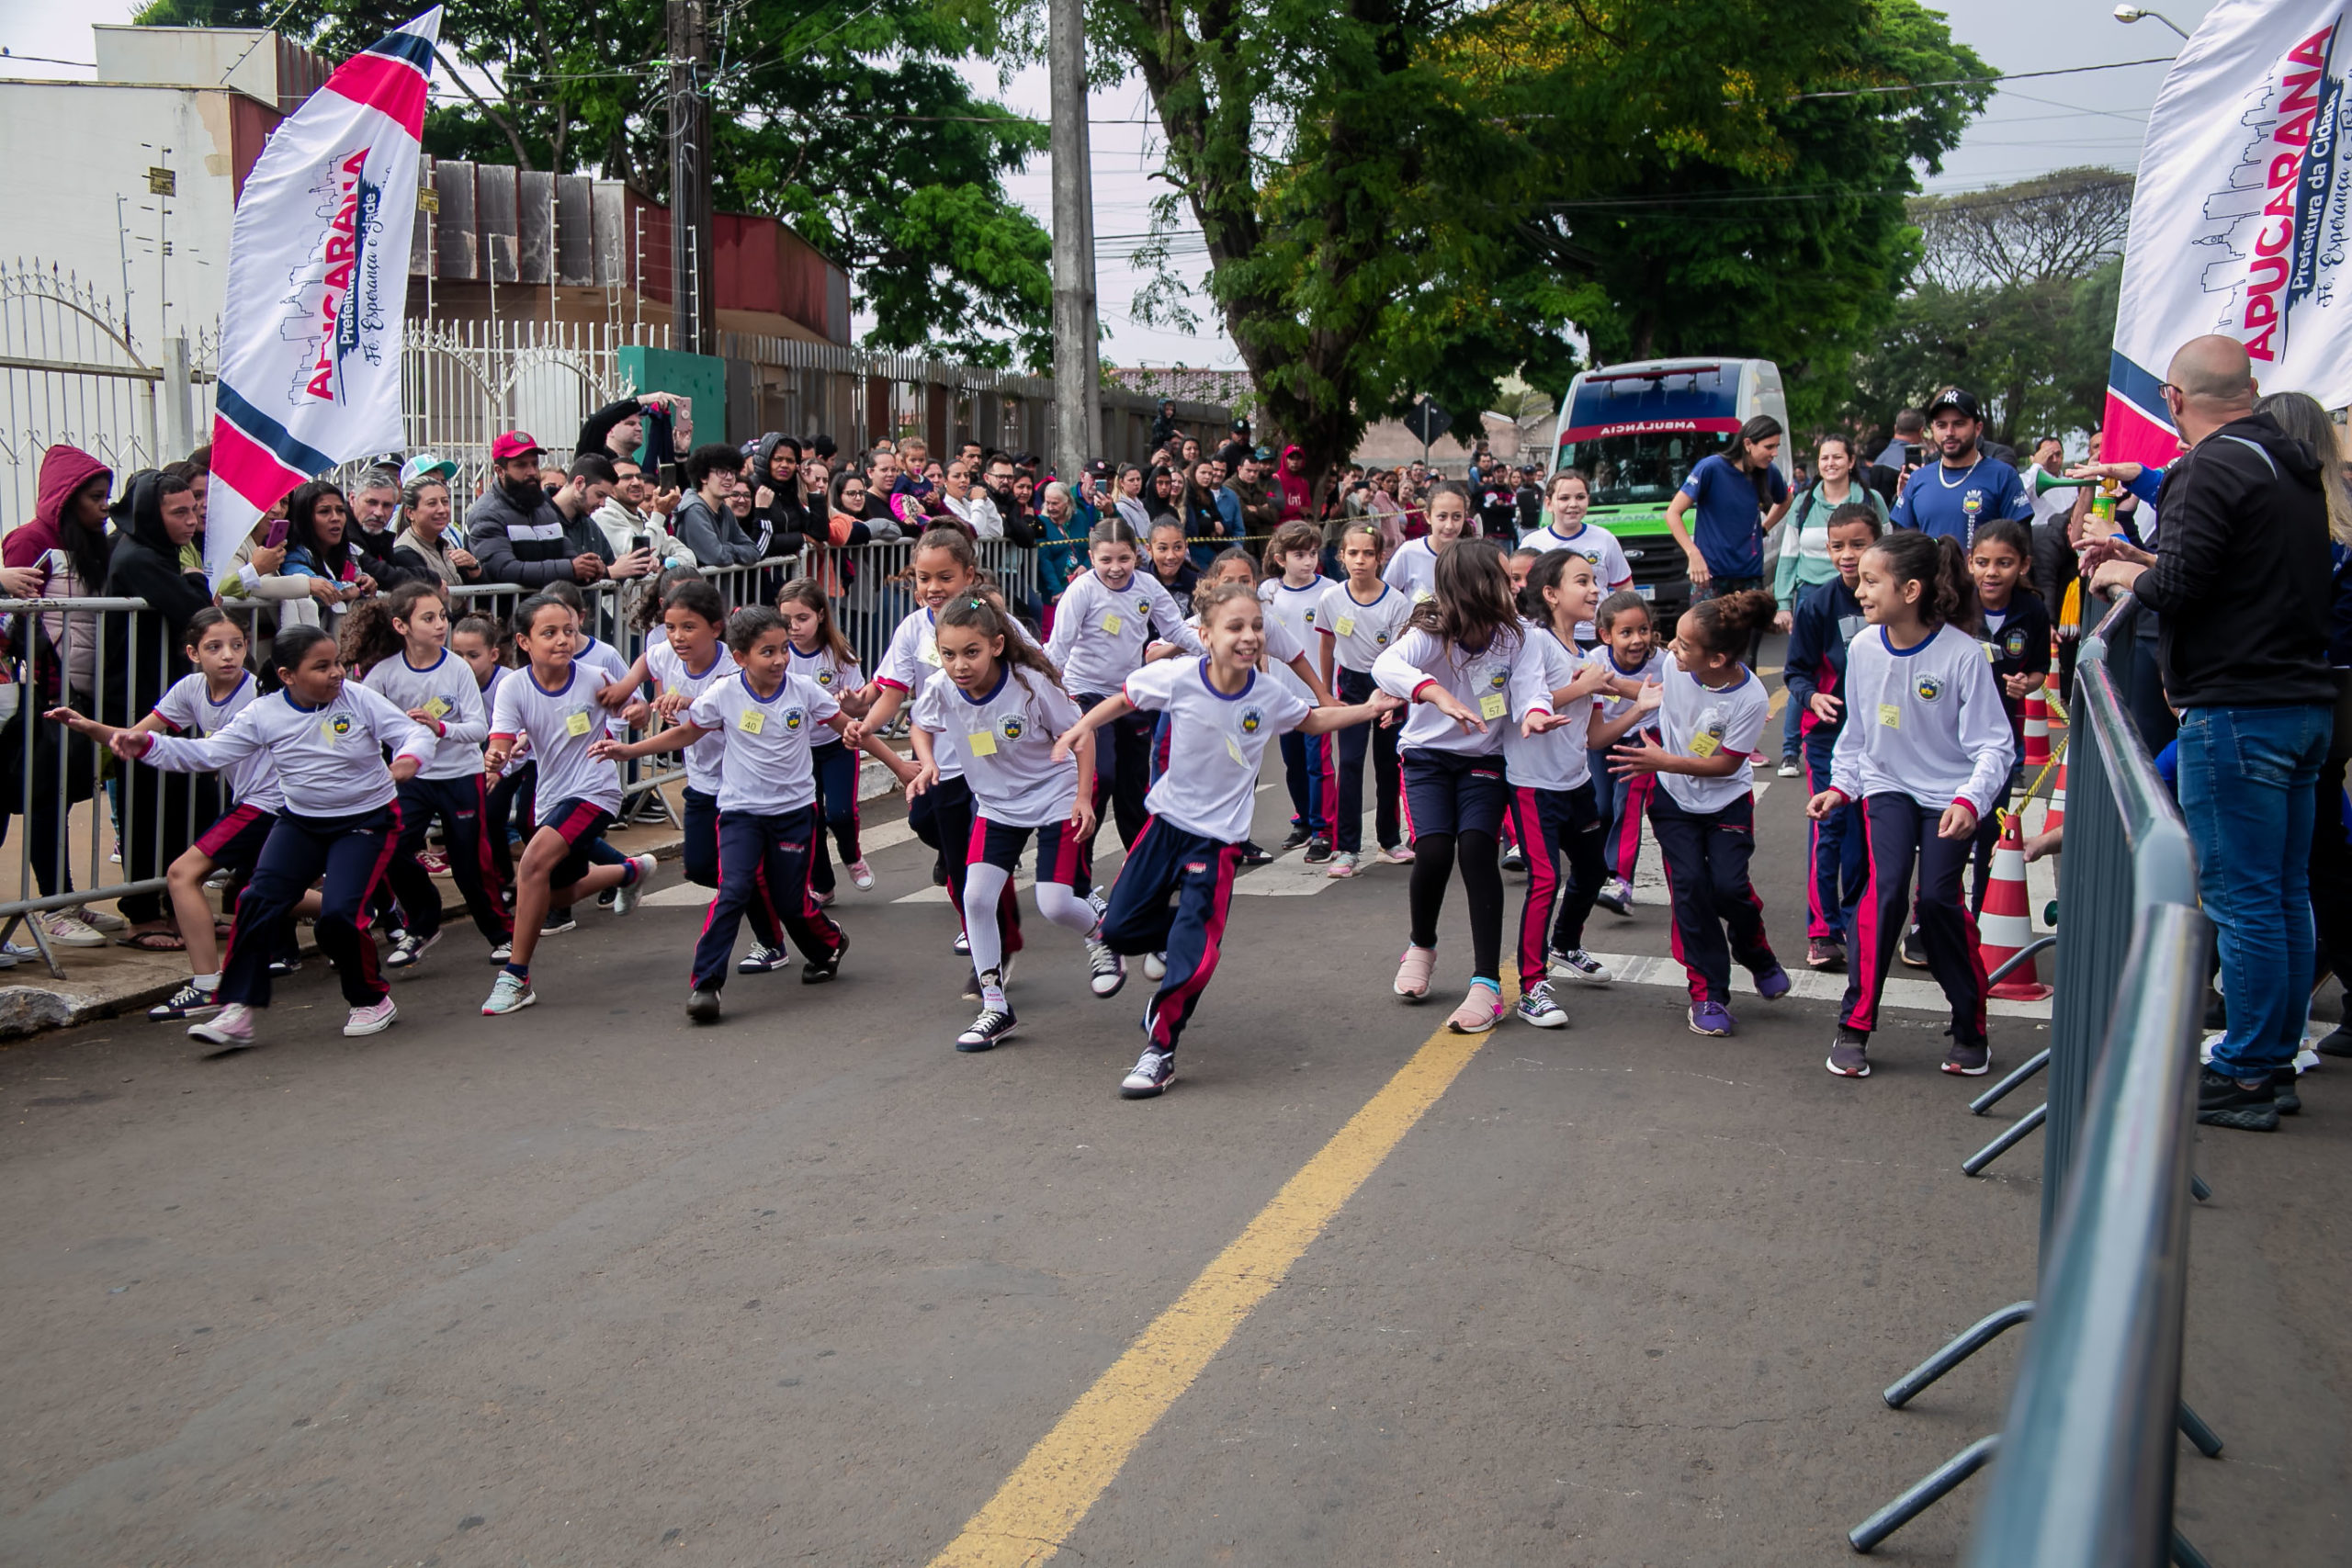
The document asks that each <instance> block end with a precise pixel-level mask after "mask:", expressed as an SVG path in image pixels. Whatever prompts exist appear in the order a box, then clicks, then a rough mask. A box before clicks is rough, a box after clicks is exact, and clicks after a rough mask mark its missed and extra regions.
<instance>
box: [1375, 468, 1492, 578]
mask: <svg viewBox="0 0 2352 1568" xmlns="http://www.w3.org/2000/svg"><path fill="white" fill-rule="evenodd" d="M1428 506H1429V520H1430V531H1429V532H1428V533H1427V534H1424V535H1422V536H1420V537H1419V538H1418V539H1408V540H1406V541H1405V542H1404V543H1403V544H1401V545H1399V546H1397V553H1396V554H1395V555H1393V556H1390V557H1389V558H1388V565H1387V567H1386V569H1385V570H1383V571H1382V572H1381V574H1380V580H1381V581H1383V582H1385V583H1386V584H1388V586H1389V587H1391V588H1394V589H1396V590H1397V592H1400V593H1402V594H1404V595H1405V597H1406V598H1408V599H1409V600H1411V601H1412V602H1413V603H1414V604H1427V603H1428V602H1429V601H1430V599H1431V598H1433V597H1435V595H1436V593H1437V558H1438V557H1439V556H1440V555H1441V554H1442V553H1443V552H1444V551H1445V549H1446V548H1447V547H1449V546H1451V545H1452V544H1453V541H1454V540H1456V539H1458V538H1460V537H1462V530H1463V529H1464V526H1466V525H1468V524H1469V521H1470V492H1469V491H1468V490H1466V489H1464V487H1463V486H1461V485H1460V484H1457V483H1455V482H1454V481H1453V480H1452V479H1444V480H1442V481H1440V482H1439V483H1438V485H1437V486H1436V487H1435V488H1434V489H1432V490H1431V491H1430V498H1429V502H1428Z"/></svg>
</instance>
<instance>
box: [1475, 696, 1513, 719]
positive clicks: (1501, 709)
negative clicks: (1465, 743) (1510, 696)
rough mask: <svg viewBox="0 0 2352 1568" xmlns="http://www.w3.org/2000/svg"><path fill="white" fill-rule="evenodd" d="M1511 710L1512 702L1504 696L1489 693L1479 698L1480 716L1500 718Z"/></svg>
mask: <svg viewBox="0 0 2352 1568" xmlns="http://www.w3.org/2000/svg"><path fill="white" fill-rule="evenodd" d="M1509 712H1510V702H1509V701H1508V700H1507V699H1505V698H1503V697H1500V696H1498V695H1495V694H1491V693H1489V694H1487V695H1486V696H1483V697H1480V698H1479V699H1478V716H1479V717H1480V718H1500V717H1502V716H1503V715H1505V714H1507V713H1509Z"/></svg>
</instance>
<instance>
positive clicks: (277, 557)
mask: <svg viewBox="0 0 2352 1568" xmlns="http://www.w3.org/2000/svg"><path fill="white" fill-rule="evenodd" d="M252 560H253V563H254V571H255V572H256V573H258V574H259V575H260V576H263V577H275V576H277V569H278V568H279V567H281V566H284V565H285V564H286V547H285V546H284V545H263V546H260V547H258V548H256V549H255V550H254V553H253V556H252Z"/></svg>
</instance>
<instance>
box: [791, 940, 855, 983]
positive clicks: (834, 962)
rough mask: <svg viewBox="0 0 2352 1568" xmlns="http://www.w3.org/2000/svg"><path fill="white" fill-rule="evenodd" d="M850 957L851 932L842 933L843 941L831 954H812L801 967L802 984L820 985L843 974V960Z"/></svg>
mask: <svg viewBox="0 0 2352 1568" xmlns="http://www.w3.org/2000/svg"><path fill="white" fill-rule="evenodd" d="M848 956H849V932H847V931H843V932H842V940H841V942H840V943H839V945H837V946H836V947H834V949H833V951H832V952H831V953H810V954H809V962H808V963H806V964H802V965H801V966H800V983H801V984H802V985H804V986H815V985H820V984H821V983H822V982H824V981H827V980H830V979H831V978H832V977H833V976H836V975H838V974H840V973H841V972H842V959H844V958H846V957H848Z"/></svg>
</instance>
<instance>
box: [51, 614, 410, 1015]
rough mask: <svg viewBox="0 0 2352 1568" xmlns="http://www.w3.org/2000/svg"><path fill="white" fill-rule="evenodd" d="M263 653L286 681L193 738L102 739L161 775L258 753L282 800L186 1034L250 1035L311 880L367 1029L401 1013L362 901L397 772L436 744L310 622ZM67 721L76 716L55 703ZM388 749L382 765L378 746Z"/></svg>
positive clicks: (392, 841)
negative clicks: (210, 988)
mask: <svg viewBox="0 0 2352 1568" xmlns="http://www.w3.org/2000/svg"><path fill="white" fill-rule="evenodd" d="M272 652H273V653H274V655H275V656H276V659H277V672H278V676H279V678H280V679H281V680H283V681H284V682H285V685H284V687H283V688H282V689H281V690H279V691H277V692H276V693H274V694H271V695H269V696H267V697H263V698H259V699H256V700H255V701H253V702H251V703H248V704H247V705H245V707H244V710H243V712H241V713H239V714H238V715H237V716H236V717H235V718H233V719H232V720H230V721H229V723H228V724H227V725H226V726H224V727H223V728H221V729H220V730H219V731H218V732H217V733H214V734H211V735H209V736H206V737H205V738H204V739H187V738H183V737H177V736H170V735H157V734H150V733H144V732H141V731H137V730H119V731H117V732H115V734H114V735H113V736H112V737H111V739H109V741H108V745H110V746H111V747H112V749H113V750H114V754H115V755H116V756H118V757H120V758H121V759H123V761H141V760H144V761H146V762H147V764H148V765H149V766H150V767H153V768H159V769H161V770H163V771H164V772H166V773H214V772H220V771H222V770H234V769H236V768H237V766H238V764H239V763H241V762H243V761H246V760H248V759H250V758H253V757H254V756H257V755H259V754H262V753H265V752H266V753H267V755H268V757H269V760H270V762H271V763H272V765H273V766H274V768H275V770H276V772H277V780H278V784H279V787H280V788H281V789H282V790H283V792H284V795H285V799H286V808H285V810H283V811H282V812H280V813H279V814H278V817H277V821H275V822H274V823H272V824H271V825H270V829H269V836H268V838H267V840H266V841H265V842H264V843H263V845H262V848H261V852H260V854H259V856H258V857H257V858H256V860H255V863H254V875H253V880H252V882H251V883H249V884H247V886H246V887H245V891H244V894H243V897H240V898H238V900H237V918H236V921H235V923H234V925H233V926H232V927H231V929H230V932H229V951H228V952H227V953H226V954H224V955H223V958H222V961H221V967H220V1011H219V1012H218V1013H216V1014H215V1015H213V1016H212V1017H211V1018H209V1019H208V1020H206V1021H202V1022H200V1023H196V1024H193V1025H191V1026H190V1027H189V1029H188V1032H189V1033H190V1034H192V1035H194V1036H195V1037H196V1038H197V1039H198V1040H206V1041H209V1042H211V1043H213V1044H215V1045H227V1046H244V1045H251V1044H253V1043H254V1012H255V1011H256V1010H261V1009H265V1008H266V1007H268V1006H269V991H270V986H269V965H270V959H271V958H272V956H273V955H274V951H275V947H276V943H277V942H278V940H279V933H280V932H281V931H283V929H284V927H285V925H286V923H287V922H288V920H289V919H291V918H292V916H293V913H294V910H295V908H296V907H297V906H298V905H299V904H300V903H301V901H302V897H303V895H304V893H305V892H307V891H308V890H309V888H310V886H311V883H312V882H314V881H317V880H318V879H319V878H320V877H321V876H322V875H323V876H324V877H325V879H326V885H325V887H324V889H323V890H322V893H321V895H320V904H319V918H318V927H317V931H318V941H319V950H320V951H321V952H322V953H325V954H326V955H327V958H328V960H329V961H330V962H331V963H333V964H334V971H335V975H336V976H337V978H339V979H340V980H341V981H342V982H343V997H344V1000H345V1001H346V1002H348V1003H349V1004H350V1005H351V1015H350V1017H349V1018H348V1019H347V1020H345V1023H344V1026H343V1032H345V1034H348V1035H355V1036H357V1035H367V1034H375V1033H378V1032H381V1031H383V1030H386V1029H389V1028H390V1027H391V1024H392V1021H393V1020H394V1019H395V1018H397V1017H399V1016H400V1010H399V1009H397V1008H395V1007H394V1006H393V1005H392V998H391V990H390V987H388V986H387V985H385V983H384V977H383V976H382V975H380V974H379V973H378V972H377V968H376V939H375V937H374V936H373V935H372V934H371V933H370V932H369V931H368V899H369V898H370V897H372V896H373V895H374V893H375V891H376V886H377V884H378V883H379V882H380V881H382V880H383V876H384V871H385V868H386V866H387V865H389V864H390V861H391V858H392V853H393V851H394V848H395V847H396V845H397V842H398V840H399V838H400V831H401V812H400V790H399V781H402V780H406V779H408V778H409V777H411V776H412V775H413V774H414V773H415V772H416V770H417V767H418V766H419V764H420V763H422V762H423V761H424V760H425V759H426V758H428V757H430V756H431V755H432V754H433V752H434V751H435V749H436V747H437V744H438V743H437V741H436V740H435V738H434V736H433V733H432V732H431V731H430V730H427V729H425V728H423V727H422V726H420V725H418V724H417V723H416V722H415V721H414V720H413V719H411V718H410V717H409V716H407V715H406V714H404V713H402V712H401V710H400V709H398V708H396V707H394V706H393V705H391V704H390V703H389V702H387V701H385V700H384V699H383V698H382V697H379V696H378V695H377V694H375V693H373V692H371V691H369V690H368V689H367V688H366V687H365V686H362V685H360V684H359V683H358V682H356V681H346V680H345V679H344V667H343V660H342V657H341V655H340V654H338V653H337V651H336V649H335V644H334V637H330V636H328V635H327V634H326V633H325V632H323V631H321V630H320V629H319V628H318V627H316V626H287V627H283V628H281V629H280V630H279V632H278V634H277V641H276V643H275V645H274V647H273V649H272ZM52 716H54V717H56V718H57V719H58V720H59V721H60V722H61V723H70V722H72V721H73V720H74V719H75V718H78V717H79V715H76V714H73V713H71V712H70V710H65V709H60V710H58V711H57V712H56V713H55V714H54V715H52ZM386 747H390V748H391V749H392V750H393V751H394V753H395V755H394V757H393V759H392V762H391V765H390V766H389V767H387V766H386V765H385V762H384V749H385V748H386Z"/></svg>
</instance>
